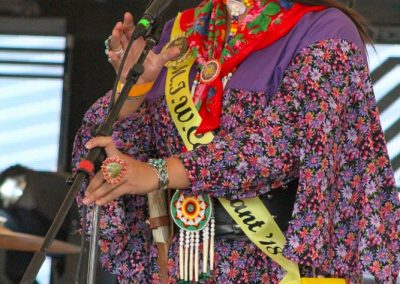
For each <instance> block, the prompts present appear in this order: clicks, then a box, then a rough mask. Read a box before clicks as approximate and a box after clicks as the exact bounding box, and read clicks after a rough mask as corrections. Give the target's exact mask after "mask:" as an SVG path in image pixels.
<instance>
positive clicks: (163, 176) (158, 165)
mask: <svg viewBox="0 0 400 284" xmlns="http://www.w3.org/2000/svg"><path fill="white" fill-rule="evenodd" d="M148 163H149V165H150V166H151V167H152V168H153V169H154V171H155V172H156V174H157V176H158V190H166V189H167V187H168V184H169V178H168V170H167V161H165V160H164V159H149V161H148Z"/></svg>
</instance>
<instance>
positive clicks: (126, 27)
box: [123, 12, 135, 41]
mask: <svg viewBox="0 0 400 284" xmlns="http://www.w3.org/2000/svg"><path fill="white" fill-rule="evenodd" d="M134 30H135V24H134V22H133V17H132V14H131V13H128V12H126V13H125V14H124V22H123V33H124V34H125V37H126V39H127V40H128V41H130V40H131V35H132V33H133V31H134Z"/></svg>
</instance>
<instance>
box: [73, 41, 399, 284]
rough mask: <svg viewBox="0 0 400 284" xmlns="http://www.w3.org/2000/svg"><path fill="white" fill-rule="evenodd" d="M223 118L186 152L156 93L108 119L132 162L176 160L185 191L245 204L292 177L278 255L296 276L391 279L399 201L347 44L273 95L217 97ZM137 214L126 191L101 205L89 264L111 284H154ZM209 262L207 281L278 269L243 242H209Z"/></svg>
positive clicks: (79, 143)
mask: <svg viewBox="0 0 400 284" xmlns="http://www.w3.org/2000/svg"><path fill="white" fill-rule="evenodd" d="M108 99H109V98H108V97H104V98H102V99H100V100H99V101H98V102H97V103H96V104H95V105H94V106H93V107H92V108H91V109H90V110H89V111H88V112H87V113H86V116H85V119H84V123H83V126H82V128H81V129H80V131H79V132H78V134H77V136H76V142H75V148H74V159H73V162H74V164H76V163H77V162H78V161H79V160H80V159H81V158H82V157H83V156H84V154H85V149H84V147H83V145H84V143H85V142H86V141H87V140H88V139H90V138H91V136H92V132H93V129H95V127H96V126H97V124H98V123H99V122H100V121H101V120H102V119H104V115H105V111H104V109H106V104H107V102H108ZM223 110H224V112H223V114H222V116H221V127H220V128H219V129H218V131H217V132H215V139H214V141H213V142H212V143H210V144H208V145H202V146H200V147H198V148H197V149H195V150H194V151H191V152H185V153H181V149H182V147H183V144H182V142H181V141H180V137H179V135H178V133H177V131H176V129H175V127H174V125H173V122H172V120H171V118H170V116H169V112H168V110H167V108H166V103H165V99H164V97H162V96H161V97H159V98H158V99H156V100H153V101H149V102H147V103H146V104H145V105H144V106H143V107H142V108H141V109H140V110H139V111H138V113H136V114H133V115H132V116H130V117H128V118H126V119H125V120H124V121H119V122H118V123H117V124H116V125H115V131H114V133H113V138H114V140H115V141H116V144H117V147H118V148H119V149H121V150H122V151H123V152H125V153H128V154H129V155H132V156H133V157H137V158H139V159H141V160H146V159H148V158H149V157H153V156H154V157H168V156H171V155H178V156H179V157H180V158H181V159H182V161H183V162H184V164H185V167H186V169H187V173H188V176H189V178H190V181H191V184H192V187H191V188H188V189H186V190H185V192H186V193H187V194H199V193H208V194H210V195H211V196H213V197H226V198H247V197H253V196H256V195H259V194H262V193H265V192H269V191H271V190H274V189H275V188H278V187H280V186H281V185H282V184H284V183H287V182H289V181H290V180H292V179H293V178H295V177H298V178H299V188H298V193H297V196H296V202H295V208H294V212H293V216H292V220H291V221H290V224H289V228H288V230H287V231H286V232H285V235H286V238H287V244H286V247H285V251H284V254H285V255H286V256H287V257H288V258H290V259H292V260H294V261H296V262H298V263H299V265H300V267H301V271H302V274H303V275H304V276H311V268H310V267H311V266H315V267H318V273H319V274H321V275H325V276H338V277H345V278H347V279H348V280H349V282H350V283H361V277H362V271H368V272H370V273H372V274H373V275H374V276H375V279H376V281H377V283H395V279H396V276H397V273H398V271H399V258H400V256H399V251H400V247H399V226H400V209H399V207H400V206H399V199H398V194H397V192H396V190H395V187H394V178H393V172H392V169H391V166H390V162H389V158H388V155H387V151H386V148H385V141H384V137H383V134H382V130H381V127H380V123H379V119H378V111H377V108H376V103H375V99H374V96H373V92H372V86H371V81H370V79H369V75H368V70H367V67H366V65H365V62H363V59H362V56H361V52H360V51H359V50H358V49H357V47H356V46H355V45H353V44H351V43H350V42H348V41H345V40H337V39H330V40H325V41H321V42H317V43H315V44H313V45H311V46H309V47H307V48H305V49H303V50H302V51H301V52H300V53H299V54H298V55H297V56H296V57H295V58H294V59H293V61H292V63H291V65H290V66H289V67H288V68H287V69H286V72H285V76H284V78H283V80H282V82H281V85H280V87H279V90H278V92H277V93H276V94H270V95H268V94H266V93H259V92H251V91H247V90H236V89H230V90H225V93H224V97H223ZM83 192H84V188H82V190H81V195H82V194H83ZM81 195H80V196H78V198H77V201H78V205H79V206H80V207H81V206H82V203H81V198H82V196H81ZM146 206H147V205H146V197H144V196H136V195H126V196H123V197H121V198H119V199H118V200H116V201H114V202H111V203H110V204H108V205H106V206H104V209H103V215H102V219H101V258H102V262H103V266H104V267H105V268H106V269H107V270H110V271H112V272H113V273H116V274H117V275H118V279H119V281H120V282H121V283H159V277H158V268H157V265H156V248H155V247H154V246H153V245H151V236H150V232H149V230H148V228H147V227H146V225H145V220H146V218H147V214H148V213H147V209H146ZM89 212H90V210H89ZM89 214H90V213H89ZM89 219H90V218H89ZM89 225H90V223H89ZM176 243H177V242H176V241H173V242H172V246H171V248H170V252H169V256H170V258H169V262H168V264H169V274H170V283H176V281H177V280H176V279H177V278H178V276H177V275H178V268H179V266H178V261H177V260H178V253H177V245H176ZM215 261H216V264H215V265H216V267H215V270H214V279H213V283H278V282H279V280H280V279H281V278H282V277H283V276H284V273H285V272H284V271H283V270H282V269H281V268H280V267H279V266H278V265H276V264H275V263H273V262H272V261H271V260H270V259H269V258H268V257H266V256H265V255H264V254H263V253H262V252H261V251H260V250H259V249H258V248H257V247H255V245H253V244H252V243H251V242H245V241H228V240H221V239H217V240H216V247H215Z"/></svg>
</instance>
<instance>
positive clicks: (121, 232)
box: [72, 94, 154, 279]
mask: <svg viewBox="0 0 400 284" xmlns="http://www.w3.org/2000/svg"><path fill="white" fill-rule="evenodd" d="M109 100H110V94H108V95H107V96H105V97H102V98H100V99H99V100H98V101H97V102H96V103H95V104H94V105H93V106H92V107H91V108H90V109H89V110H88V111H87V112H86V114H85V116H84V119H83V123H82V125H81V127H80V129H79V130H78V132H77V134H76V137H75V143H74V148H73V159H72V163H73V167H74V171H76V166H77V164H78V163H79V161H80V160H81V159H83V158H84V157H85V155H86V153H87V151H86V148H85V146H84V145H85V143H86V142H87V141H88V140H90V139H91V138H92V137H93V134H94V131H95V130H96V128H97V127H98V126H99V125H100V124H101V123H102V122H103V121H104V120H105V118H106V116H107V108H108V102H109ZM149 121H150V117H149V114H148V113H147V107H146V105H145V104H144V105H142V107H140V109H139V110H138V111H137V112H135V113H133V114H132V115H130V116H128V117H126V118H124V119H123V120H119V121H116V123H115V124H114V128H113V133H112V138H113V140H114V142H115V144H116V146H117V148H118V149H119V150H120V151H122V152H124V153H125V154H128V155H130V156H132V157H135V158H136V159H140V160H147V159H148V157H149V156H152V155H154V153H153V151H154V150H153V149H154V145H153V141H154V139H153V135H152V133H153V130H152V127H151V123H149ZM86 187H87V182H85V184H83V186H82V187H81V189H80V191H79V193H78V195H77V198H76V200H77V204H78V209H79V212H80V214H81V216H82V213H83V209H84V205H83V204H82V198H83V195H84V192H85V190H86ZM146 202H147V199H146V197H145V196H141V195H124V196H122V197H120V198H118V199H117V200H115V201H112V202H110V203H108V204H106V205H104V206H102V216H101V219H100V252H101V259H102V263H103V266H104V267H105V268H106V269H107V270H108V271H111V272H113V273H115V274H118V275H125V276H127V275H126V274H127V273H128V272H127V271H126V267H130V269H129V273H132V275H135V276H132V275H129V277H132V279H134V277H137V279H142V278H143V277H145V276H144V273H145V272H144V270H143V267H146V266H147V265H149V264H148V254H149V252H148V245H146V243H147V242H148V240H149V239H150V232H149V229H148V226H147V225H146V223H145V220H146V219H147V216H148V213H147V206H146ZM86 209H87V213H86V214H87V215H86V216H87V227H86V232H87V234H88V235H90V234H91V227H92V215H93V214H92V212H93V210H92V209H93V208H92V206H88V207H87V208H86ZM126 247H129V248H130V249H129V250H127V249H126ZM131 250H134V252H133V251H131ZM133 258H134V259H135V261H131V259H133ZM143 279H144V278H143Z"/></svg>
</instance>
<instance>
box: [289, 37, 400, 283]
mask: <svg viewBox="0 0 400 284" xmlns="http://www.w3.org/2000/svg"><path fill="white" fill-rule="evenodd" d="M281 91H283V92H285V93H287V94H295V95H296V96H297V97H298V98H299V102H300V105H299V108H300V109H301V115H299V118H301V119H300V120H299V122H300V125H299V126H301V128H299V129H300V131H298V133H299V136H298V139H297V143H298V144H299V147H300V153H299V154H300V156H299V157H298V158H299V177H300V178H299V188H298V191H297V196H296V202H295V207H294V211H293V216H292V221H291V222H290V225H289V228H288V231H287V236H288V237H287V238H288V243H287V247H286V249H285V252H284V253H285V254H286V256H287V257H289V258H291V259H293V260H295V261H297V262H299V263H300V264H301V265H308V266H309V265H314V266H315V267H319V268H320V270H321V272H322V274H324V275H338V276H340V277H346V278H348V279H351V282H352V283H353V282H354V283H356V282H357V281H359V279H357V277H359V276H360V275H361V272H369V273H371V274H373V275H374V276H375V280H376V282H377V283H393V282H395V280H394V279H395V278H396V277H395V275H397V272H398V271H399V228H400V209H399V208H400V202H399V197H398V192H397V190H396V188H395V183H394V175H393V170H392V168H391V165H390V161H389V157H388V154H387V149H386V143H385V139H384V135H383V131H382V128H381V125H380V121H379V112H378V109H377V106H376V101H375V98H374V94H373V89H372V84H371V80H370V78H369V74H368V68H367V65H366V62H365V61H364V59H363V56H362V52H361V51H360V50H359V49H358V48H357V46H356V45H355V44H353V43H350V42H348V41H346V40H333V39H332V40H326V41H322V42H319V43H317V44H313V45H311V46H309V47H307V48H305V49H303V50H302V51H301V53H300V54H299V55H298V56H297V57H296V58H295V60H294V62H293V64H292V65H291V66H290V67H289V69H288V73H287V75H286V77H285V79H284V83H283V86H282V88H281Z"/></svg>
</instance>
